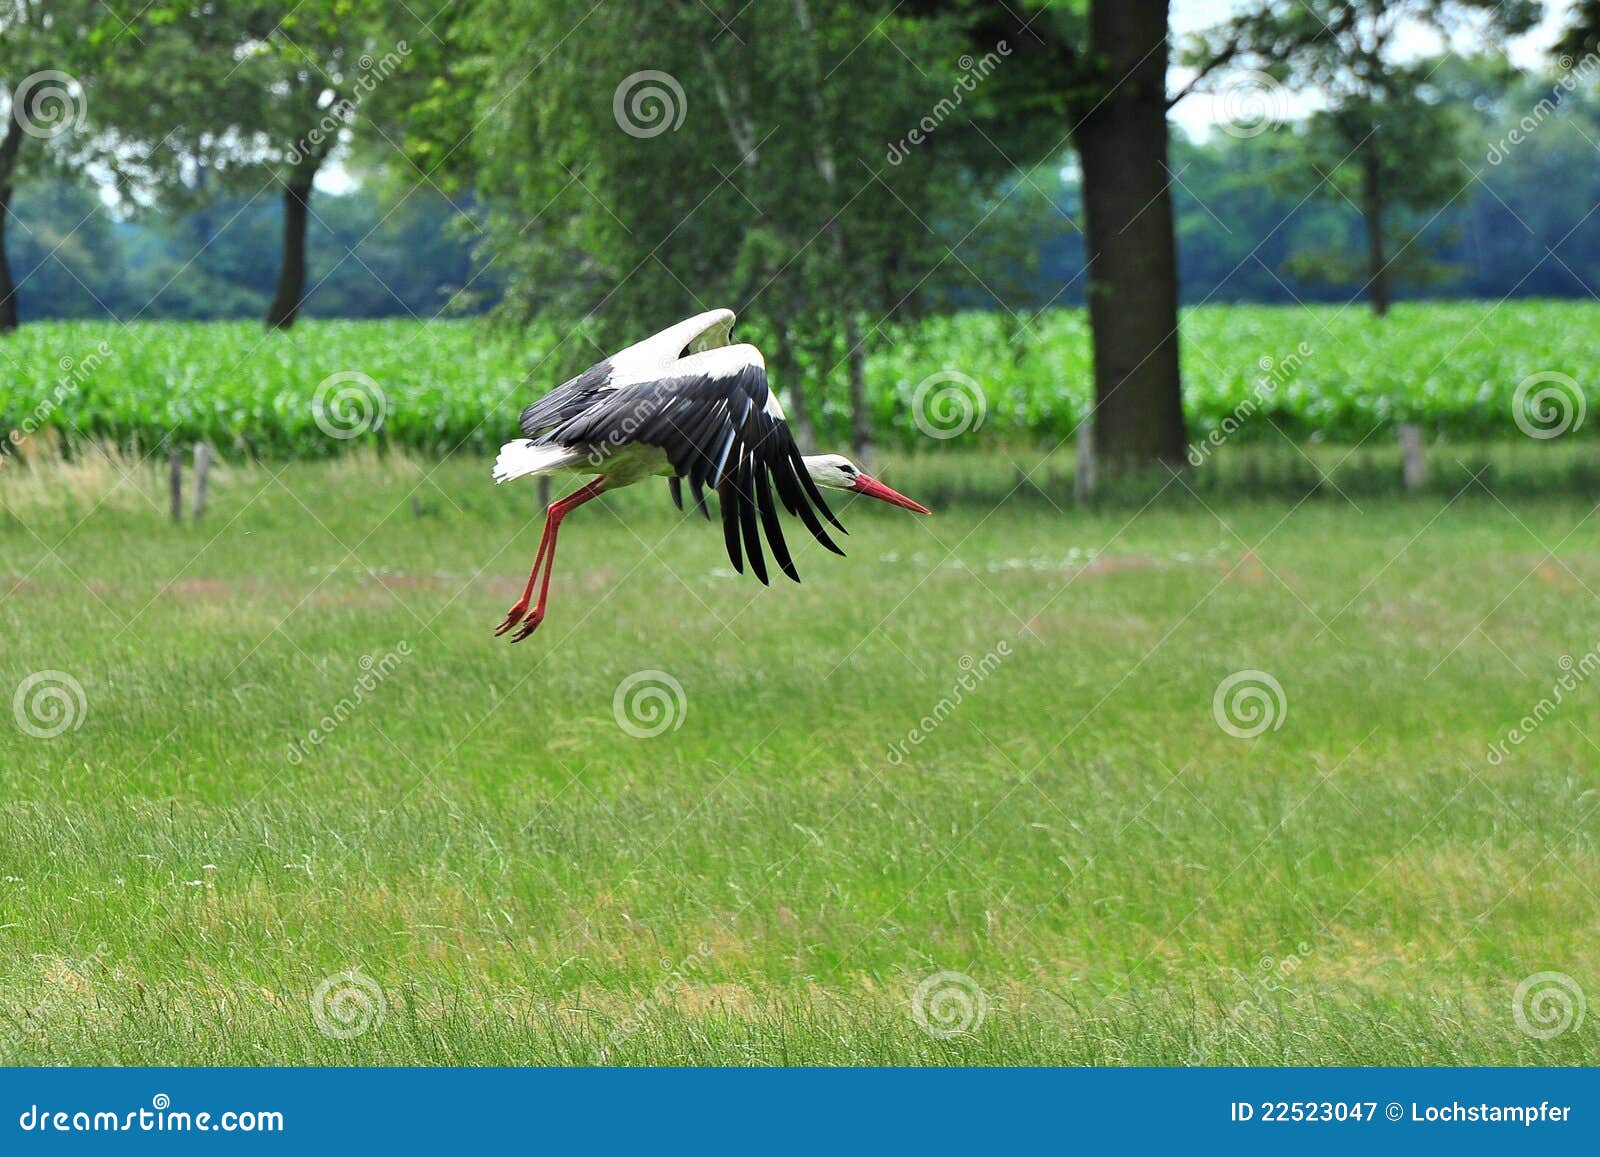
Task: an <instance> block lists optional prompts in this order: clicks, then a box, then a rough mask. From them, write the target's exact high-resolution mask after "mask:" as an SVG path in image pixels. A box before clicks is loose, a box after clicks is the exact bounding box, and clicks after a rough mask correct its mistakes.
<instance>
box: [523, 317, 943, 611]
mask: <svg viewBox="0 0 1600 1157" xmlns="http://www.w3.org/2000/svg"><path fill="white" fill-rule="evenodd" d="M733 320H734V318H733V313H732V311H731V310H726V309H719V310H713V311H711V312H709V313H703V314H700V315H699V316H697V317H692V318H689V319H688V320H687V321H682V322H679V323H678V324H677V325H675V326H672V327H671V328H669V329H665V330H662V331H661V332H660V333H658V334H656V335H655V336H654V337H651V338H647V339H646V340H644V341H642V342H639V343H638V344H636V345H632V346H629V347H628V348H627V349H625V350H623V351H622V352H620V353H617V354H614V355H612V356H611V357H609V358H607V359H606V360H605V361H603V362H600V363H599V364H598V365H594V366H591V367H590V368H589V369H587V370H585V371H584V372H583V373H581V374H579V375H578V376H577V377H575V378H573V379H572V380H571V381H569V382H567V383H566V384H565V385H562V386H559V387H557V388H556V389H554V390H552V391H551V392H550V393H548V394H546V395H545V396H544V397H542V398H540V399H539V400H538V401H537V402H535V403H534V404H533V405H531V406H529V407H528V408H527V409H526V410H524V411H523V412H522V432H523V434H524V435H525V437H524V438H521V439H519V440H518V441H515V442H508V443H507V444H506V445H505V446H503V447H501V449H500V457H499V458H498V459H497V460H496V462H495V468H494V479H495V481H496V482H508V481H510V480H511V479H513V478H520V477H523V476H528V475H542V474H558V473H582V474H590V475H594V477H593V478H592V479H591V481H589V482H588V483H586V484H585V485H583V486H580V487H579V488H578V489H577V490H575V491H574V492H573V493H571V494H569V495H567V496H566V497H565V498H563V499H561V500H560V501H558V502H554V503H552V504H551V505H550V509H549V512H548V516H547V518H546V521H545V529H544V535H543V537H542V538H541V539H540V541H539V552H538V555H537V556H536V557H535V559H534V564H533V570H532V572H531V573H530V574H529V575H528V585H527V588H526V589H525V590H524V591H523V595H522V598H521V599H519V600H518V601H517V603H516V604H515V605H513V606H512V608H511V610H510V612H509V613H508V614H507V615H506V619H505V621H504V622H503V623H501V624H500V627H499V629H498V630H497V631H496V634H504V633H505V632H506V631H509V630H511V628H513V627H515V626H517V625H518V624H519V623H520V624H521V629H520V630H519V631H518V632H517V634H516V635H515V636H513V641H516V640H517V639H524V638H527V637H528V636H529V635H530V634H532V633H533V632H534V630H536V629H537V628H538V626H539V624H540V623H541V622H542V621H543V620H544V612H545V602H546V599H547V597H548V594H549V589H550V573H551V570H552V568H553V565H554V561H555V550H556V538H557V535H558V534H559V533H560V528H561V521H562V519H564V518H565V517H566V516H567V515H568V514H570V513H571V512H572V511H573V510H575V509H577V507H579V506H581V505H583V504H584V503H585V502H588V501H589V500H590V499H591V498H595V497H597V496H598V495H600V494H602V493H603V492H605V491H607V490H616V489H618V488H620V487H623V486H631V485H632V484H633V483H635V482H638V481H640V480H642V479H645V478H650V477H655V476H663V477H666V478H668V479H670V481H671V486H672V497H673V500H674V501H675V502H676V503H677V504H678V507H679V508H680V509H682V507H683V489H682V488H683V483H684V482H687V483H688V484H689V489H690V491H691V493H692V495H693V498H694V502H695V504H696V506H697V507H698V508H699V509H700V510H701V512H702V513H704V514H705V515H706V517H707V518H709V517H710V512H709V511H708V510H707V509H706V503H705V488H706V487H707V486H709V487H711V488H712V489H713V490H715V491H716V492H717V497H718V501H719V504H720V506H721V508H722V529H723V537H724V540H725V541H726V544H727V548H728V557H729V559H730V560H731V561H732V562H733V566H734V569H735V570H738V571H741V572H742V571H743V570H744V559H745V557H748V558H749V562H750V569H751V570H752V571H753V572H754V573H755V575H756V577H757V578H759V579H760V580H761V581H762V582H763V583H765V582H766V581H767V569H766V560H765V558H764V557H763V555H762V550H761V545H762V543H761V539H762V532H765V535H766V544H767V547H768V548H769V549H770V550H771V552H772V557H773V559H774V561H775V562H777V564H778V567H779V568H780V569H781V570H782V571H783V572H784V574H786V575H788V576H789V577H790V578H791V579H793V580H794V581H795V582H799V581H800V576H799V574H798V572H796V570H795V567H794V562H793V560H792V559H791V558H790V555H789V548H788V544H787V543H785V542H784V539H783V528H782V524H781V522H780V521H779V519H778V513H777V508H776V506H775V504H774V502H773V496H774V493H776V495H777V498H778V500H779V501H781V502H782V504H783V506H784V509H786V510H787V511H788V512H789V513H790V514H791V515H794V516H795V517H798V518H799V519H800V521H801V522H802V523H803V524H804V525H805V527H806V529H807V530H809V531H810V532H811V534H812V536H813V537H814V538H816V540H817V541H818V542H820V543H821V544H822V545H823V546H825V547H827V548H828V549H829V550H831V551H833V552H834V553H835V554H843V553H844V552H843V551H842V550H840V549H839V547H838V545H837V544H836V543H834V541H833V540H832V538H830V537H829V535H828V532H827V530H826V529H825V528H824V527H823V525H822V522H821V520H819V518H818V514H819V513H820V514H821V516H822V518H824V519H826V520H827V521H828V522H829V523H831V524H832V525H833V526H834V527H835V528H837V529H838V530H840V531H841V532H842V531H843V530H844V527H843V526H842V525H840V523H839V520H838V519H837V518H835V517H834V516H833V512H832V511H830V510H829V509H828V506H827V503H826V502H825V501H824V500H823V498H822V494H821V492H820V491H819V490H818V486H819V485H820V486H831V487H834V488H836V489H842V490H854V491H856V492H857V493H861V494H867V495H870V496H871V497H874V498H879V499H882V500H883V501H886V502H891V503H893V504H895V505H896V506H903V507H905V508H906V509H908V510H915V511H917V512H918V513H921V514H927V513H928V511H927V509H926V508H924V507H922V506H919V505H918V504H917V503H915V502H912V501H911V500H910V499H909V498H906V497H905V496H904V495H901V494H897V493H896V492H895V491H893V490H891V489H890V488H889V487H887V486H885V485H884V484H883V483H881V482H879V481H877V480H876V479H874V478H871V477H869V476H868V475H866V474H864V473H862V472H861V471H860V470H858V469H857V468H856V467H855V466H854V465H853V464H852V463H851V462H850V461H849V460H847V459H845V458H843V457H840V456H839V455H837V454H826V455H820V456H813V457H802V456H801V454H800V451H799V449H798V448H797V447H796V445H795V441H794V436H793V435H792V434H791V433H790V432H789V424H788V421H787V420H786V418H785V416H784V413H783V407H782V406H781V405H780V404H779V402H778V396H777V394H776V393H774V392H773V391H772V389H771V388H770V387H769V386H768V384H767V373H766V363H765V361H764V360H763V359H762V357H761V352H760V351H759V350H757V349H756V348H755V347H754V346H751V345H731V344H729V334H730V332H731V331H732V329H733ZM758 525H759V529H758ZM541 576H542V581H541ZM535 586H538V588H539V598H538V601H537V602H536V603H535V604H534V605H533V608H532V610H529V607H528V603H529V600H530V599H532V597H533V592H534V587H535Z"/></svg>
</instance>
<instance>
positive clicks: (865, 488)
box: [805, 454, 933, 514]
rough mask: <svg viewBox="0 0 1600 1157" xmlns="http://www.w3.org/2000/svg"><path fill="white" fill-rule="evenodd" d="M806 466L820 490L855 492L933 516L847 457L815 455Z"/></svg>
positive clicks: (926, 509) (924, 507) (808, 460)
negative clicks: (823, 487)
mask: <svg viewBox="0 0 1600 1157" xmlns="http://www.w3.org/2000/svg"><path fill="white" fill-rule="evenodd" d="M805 463H806V473H807V474H809V475H811V480H812V481H813V482H815V483H816V484H817V485H818V486H831V487H833V488H834V489H835V490H854V491H855V492H856V493H857V494H865V495H866V496H867V497H868V498H876V499H879V500H880V501H883V502H887V503H889V504H890V505H891V506H903V507H905V509H907V510H914V511H916V512H917V513H918V514H932V513H933V511H931V510H929V509H928V508H927V507H926V506H923V505H922V504H921V503H920V502H913V501H911V499H909V498H907V497H906V496H905V495H904V494H901V493H900V492H899V491H898V490H893V489H891V488H890V487H888V486H885V485H884V484H883V483H882V482H879V481H878V480H877V479H876V478H874V477H873V476H872V475H870V474H868V473H866V472H865V471H864V470H861V469H859V468H858V467H857V466H856V464H855V463H854V462H852V461H850V459H848V458H846V457H845V456H844V455H843V454H813V455H811V456H809V457H807V458H806V460H805Z"/></svg>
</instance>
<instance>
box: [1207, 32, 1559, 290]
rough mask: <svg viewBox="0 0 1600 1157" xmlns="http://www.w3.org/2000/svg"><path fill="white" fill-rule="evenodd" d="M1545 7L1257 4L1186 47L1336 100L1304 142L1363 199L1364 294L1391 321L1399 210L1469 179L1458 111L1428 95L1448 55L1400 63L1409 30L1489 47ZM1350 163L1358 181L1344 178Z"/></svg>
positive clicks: (1433, 205)
mask: <svg viewBox="0 0 1600 1157" xmlns="http://www.w3.org/2000/svg"><path fill="white" fill-rule="evenodd" d="M1540 9H1541V5H1540V4H1539V3H1538V2H1537V0H1361V2H1359V3H1358V2H1354V0H1257V3H1255V4H1254V6H1252V7H1250V8H1248V9H1247V10H1245V11H1244V12H1242V13H1240V14H1239V15H1237V16H1236V17H1235V18H1234V19H1232V20H1230V21H1228V22H1226V23H1225V24H1222V25H1219V26H1218V27H1217V28H1215V29H1212V30H1211V31H1210V32H1209V33H1207V34H1204V35H1202V36H1201V37H1200V39H1199V43H1198V44H1197V45H1196V46H1194V47H1193V48H1192V49H1191V50H1190V52H1189V54H1188V55H1189V57H1190V59H1191V60H1193V61H1196V62H1198V63H1200V64H1201V66H1202V67H1204V68H1208V69H1215V68H1217V67H1219V66H1220V65H1224V64H1234V65H1246V66H1252V67H1254V68H1256V69H1259V70H1269V71H1270V72H1271V73H1272V74H1273V75H1275V76H1279V77H1282V78H1283V79H1284V80H1285V81H1286V83H1287V84H1289V85H1290V86H1291V87H1294V88H1301V89H1307V90H1313V91H1315V92H1317V93H1319V94H1321V96H1322V97H1323V98H1324V99H1325V100H1326V101H1327V108H1326V110H1325V111H1322V112H1319V113H1317V114H1316V115H1315V116H1314V117H1313V118H1312V120H1311V124H1310V126H1309V129H1308V131H1307V133H1306V141H1307V143H1308V145H1309V147H1310V149H1311V151H1312V154H1313V157H1314V159H1315V160H1316V162H1317V164H1318V167H1319V168H1320V169H1321V173H1320V175H1321V176H1323V177H1325V178H1326V180H1325V181H1324V182H1323V183H1322V184H1319V186H1318V187H1319V189H1325V190H1327V191H1328V192H1329V193H1330V194H1331V195H1335V196H1340V197H1345V198H1353V200H1354V202H1355V204H1357V205H1358V207H1359V209H1360V212H1361V216H1362V220H1363V222H1364V225H1365V234H1366V240H1365V253H1366V290H1367V294H1368V297H1369V300H1370V301H1371V304H1372V311H1373V313H1374V314H1376V315H1377V316H1379V317H1382V316H1383V315H1384V314H1386V313H1388V311H1389V305H1390V301H1391V297H1392V282H1393V280H1394V274H1395V255H1396V254H1397V253H1402V252H1405V251H1407V250H1408V249H1409V239H1398V240H1399V243H1398V244H1397V243H1396V241H1397V238H1396V236H1395V234H1396V232H1397V229H1396V220H1395V216H1396V211H1397V210H1403V209H1423V208H1429V209H1438V208H1441V207H1442V206H1443V205H1445V204H1448V203H1449V202H1450V201H1451V200H1452V199H1454V197H1455V196H1456V195H1457V194H1459V193H1460V191H1461V190H1462V189H1463V188H1464V187H1465V178H1466V173H1465V171H1464V170H1462V169H1461V167H1460V164H1459V162H1458V149H1459V145H1458V141H1459V139H1460V138H1459V133H1458V132H1457V131H1456V126H1457V124H1458V123H1459V122H1458V120H1457V117H1456V113H1455V111H1454V110H1453V109H1452V108H1451V107H1450V106H1449V105H1447V104H1446V103H1445V102H1444V101H1442V100H1439V99H1437V98H1436V96H1435V95H1433V94H1432V93H1431V92H1430V87H1429V82H1430V78H1431V77H1432V75H1433V72H1434V71H1435V69H1436V68H1438V67H1439V64H1440V63H1442V62H1440V61H1436V62H1432V63H1427V62H1425V63H1422V64H1417V63H1405V62H1403V61H1401V60H1400V59H1399V56H1400V44H1401V42H1402V37H1403V34H1404V33H1405V32H1406V31H1407V30H1408V29H1414V28H1417V27H1422V28H1427V29H1430V30H1432V31H1434V32H1436V33H1438V34H1439V35H1440V36H1441V37H1444V38H1445V39H1446V40H1447V42H1448V41H1449V40H1450V39H1451V38H1453V37H1459V36H1461V35H1462V33H1463V31H1465V32H1466V33H1467V35H1469V36H1470V37H1471V38H1472V39H1473V42H1474V43H1475V44H1481V43H1483V42H1484V41H1485V40H1488V39H1493V38H1497V37H1498V38H1504V37H1509V36H1515V35H1518V34H1520V33H1523V32H1526V31H1527V30H1528V29H1529V28H1531V27H1532V26H1533V25H1534V24H1535V23H1536V22H1537V21H1538V18H1539V14H1540ZM1347 164H1351V165H1353V167H1354V172H1355V174H1356V175H1355V177H1354V178H1349V177H1346V176H1345V171H1346V165H1347ZM1417 268H1418V269H1421V268H1423V267H1422V266H1420V265H1419V266H1417Z"/></svg>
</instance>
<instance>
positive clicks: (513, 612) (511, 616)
mask: <svg viewBox="0 0 1600 1157" xmlns="http://www.w3.org/2000/svg"><path fill="white" fill-rule="evenodd" d="M527 613H528V600H527V599H523V600H522V601H521V602H520V603H518V604H517V605H516V606H514V607H512V608H511V609H510V610H509V611H507V612H506V621H505V622H503V623H501V624H500V625H499V626H498V627H496V628H495V629H494V633H495V636H496V637H499V636H500V635H503V634H505V633H506V632H507V631H509V630H510V629H511V628H512V627H514V626H516V625H517V623H519V622H520V621H521V620H522V616H523V615H525V614H527Z"/></svg>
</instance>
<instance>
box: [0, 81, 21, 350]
mask: <svg viewBox="0 0 1600 1157" xmlns="http://www.w3.org/2000/svg"><path fill="white" fill-rule="evenodd" d="M21 148H22V124H21V123H20V122H19V121H18V120H17V117H16V112H15V110H13V112H12V114H11V116H10V118H9V121H8V123H7V125H6V135H5V138H4V139H3V140H0V333H10V332H11V331H12V330H14V329H16V328H17V326H18V325H19V324H21V322H20V321H19V319H18V317H17V287H16V284H15V283H14V282H13V281H12V280H11V256H10V254H8V253H7V252H6V219H7V218H8V217H10V216H11V192H12V189H13V188H14V187H15V186H14V178H15V177H16V172H17V153H18V151H19V150H21Z"/></svg>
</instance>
